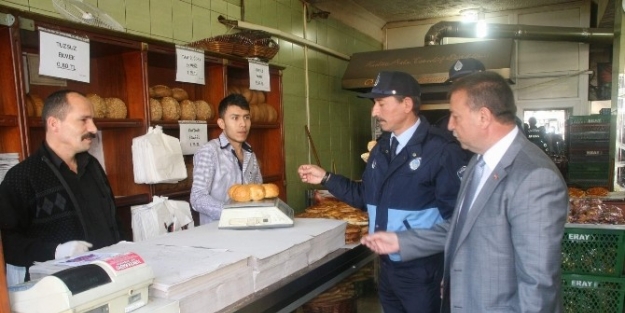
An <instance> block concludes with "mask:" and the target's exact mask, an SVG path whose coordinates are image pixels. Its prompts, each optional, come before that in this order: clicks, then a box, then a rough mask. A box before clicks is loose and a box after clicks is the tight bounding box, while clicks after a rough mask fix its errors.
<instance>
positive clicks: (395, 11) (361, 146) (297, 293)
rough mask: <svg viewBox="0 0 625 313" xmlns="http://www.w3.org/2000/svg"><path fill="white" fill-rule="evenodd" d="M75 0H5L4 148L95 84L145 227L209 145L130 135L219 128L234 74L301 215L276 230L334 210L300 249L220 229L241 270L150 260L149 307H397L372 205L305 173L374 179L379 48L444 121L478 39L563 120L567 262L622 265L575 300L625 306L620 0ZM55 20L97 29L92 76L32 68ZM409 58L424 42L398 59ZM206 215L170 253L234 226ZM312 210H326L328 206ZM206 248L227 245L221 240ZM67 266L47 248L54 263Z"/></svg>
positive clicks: (30, 140) (11, 148) (120, 183)
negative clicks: (176, 269)
mask: <svg viewBox="0 0 625 313" xmlns="http://www.w3.org/2000/svg"><path fill="white" fill-rule="evenodd" d="M59 2H70V1H60V0H59V1H57V0H37V1H33V0H30V1H29V0H2V1H0V59H1V60H2V64H3V65H0V90H2V94H3V95H2V97H1V98H0V153H7V154H10V153H12V154H15V153H17V158H18V159H19V160H23V159H24V158H26V157H27V156H28V155H30V154H31V153H32V152H33V151H35V149H36V148H37V146H38V144H39V143H40V142H41V139H42V138H43V135H44V134H43V128H42V123H41V121H40V119H37V114H38V113H39V116H40V114H41V112H40V111H39V112H37V111H38V109H37V108H39V109H40V105H41V99H45V97H46V96H47V95H48V94H50V93H51V92H53V91H54V90H58V89H61V88H63V86H70V87H74V88H77V89H79V90H80V91H82V92H84V93H89V94H95V95H93V97H92V98H91V100H92V102H93V103H94V105H96V103H98V104H99V105H100V107H102V108H107V109H108V108H115V109H108V111H107V113H101V115H100V116H96V125H98V127H99V128H101V129H102V136H103V139H102V145H103V149H102V151H103V156H102V158H103V160H104V163H106V165H105V168H106V170H107V174H108V175H109V180H111V185H112V187H113V191H114V193H115V195H116V196H117V197H118V199H117V204H118V211H119V212H118V214H119V215H120V219H121V220H122V221H123V222H124V225H125V226H126V227H127V233H129V234H133V230H132V225H131V224H132V221H131V220H132V213H131V210H132V207H134V206H140V205H145V204H147V203H150V201H152V200H153V197H155V196H163V197H168V198H169V199H173V200H177V201H189V190H190V187H191V184H192V180H191V178H192V166H193V162H192V155H185V156H184V163H185V166H186V168H185V169H186V172H187V173H186V174H187V175H186V177H187V178H186V179H182V180H180V181H179V182H177V183H175V184H169V183H167V184H165V183H154V184H150V183H136V182H135V177H134V176H133V168H132V156H131V155H130V154H131V152H130V151H131V149H130V147H131V144H132V139H133V138H135V137H138V136H141V135H144V134H145V133H146V131H147V129H148V127H151V126H161V127H162V128H163V130H164V132H165V133H166V134H168V135H170V136H174V137H179V135H180V130H181V128H182V126H179V125H182V123H181V124H179V123H178V120H185V121H187V120H204V121H205V125H207V135H208V140H210V139H212V138H215V137H216V136H217V135H218V134H219V129H218V127H217V126H216V125H215V110H216V107H215V105H216V103H218V101H219V100H220V99H221V98H222V97H223V96H225V95H227V94H228V93H241V94H243V95H244V96H246V98H247V99H248V101H249V102H250V103H254V105H253V106H251V111H252V122H253V126H252V130H251V134H250V138H249V142H250V143H251V145H252V147H253V148H254V149H255V151H256V153H257V154H258V157H259V161H260V162H261V168H262V170H263V175H264V176H263V181H264V182H266V183H271V184H274V185H275V186H276V187H277V189H278V198H277V199H280V201H281V202H280V203H279V204H280V205H282V203H284V204H286V205H287V206H288V207H289V208H290V209H292V211H293V214H294V216H295V221H296V222H295V226H294V227H293V228H291V229H289V228H276V229H275V233H274V234H268V237H267V238H268V239H267V240H277V239H276V237H285V236H286V237H288V236H289V235H288V234H290V233H288V231H293V230H297V229H298V221H301V220H302V219H305V218H307V217H315V218H323V219H328V220H332V221H333V222H332V223H330V222H328V223H326V224H324V225H322V226H319V228H318V229H317V228H315V231H316V232H318V233H315V234H316V238H317V239H319V240H320V238H321V239H324V238H325V239H324V240H327V241H310V240H309V241H296V240H297V238H295V237H297V236H293V237H294V238H293V242H288V243H286V242H285V243H284V245H285V247H289V248H288V249H287V248H284V249H282V245H281V244H275V245H271V246H272V247H273V248H272V249H267V250H268V251H269V250H271V251H274V250H275V251H274V252H275V253H274V254H270V253H268V252H265V251H263V252H262V253H260V252H258V253H260V254H259V255H256V254H254V253H257V252H256V251H252V252H250V251H249V248H248V246H249V245H253V244H254V243H253V242H254V240H255V239H258V238H252V237H254V236H250V238H248V237H247V235H249V234H250V231H248V230H241V231H239V233H238V234H246V235H243V236H241V237H242V238H244V239H240V241H241V242H242V243H241V244H240V245H236V244H234V242H235V241H236V240H237V239H236V238H238V237H233V238H228V240H230V239H232V241H233V247H232V248H230V247H226V246H223V247H221V246H220V247H219V248H224V249H228V248H230V250H232V251H235V252H236V253H237V254H239V253H240V254H241V255H242V256H241V258H240V259H237V260H234V259H227V260H224V261H223V262H224V263H223V264H222V265H223V266H222V268H229V270H230V271H229V272H227V273H226V274H224V273H222V272H224V271H222V272H219V271H217V270H214V269H213V270H211V271H208V270H206V269H205V268H202V269H201V270H198V273H186V274H185V275H188V276H185V279H187V280H184V279H182V276H180V277H178V276H175V277H174V276H172V275H173V274H171V273H170V272H167V273H166V275H169V276H166V275H165V274H163V275H164V276H162V277H161V276H159V269H161V268H166V267H167V266H166V265H163V264H160V263H159V264H158V265H156V264H155V265H153V266H152V267H153V270H154V272H155V275H156V277H155V278H152V279H154V281H155V282H158V284H157V283H152V284H150V285H149V287H148V286H145V288H146V289H149V292H148V293H149V296H150V302H149V303H148V305H149V304H150V303H153V304H152V305H153V307H152V308H151V309H150V308H146V307H143V308H138V309H136V310H135V312H141V310H144V311H145V312H206V310H207V308H210V309H208V311H210V312H305V313H311V312H360V313H373V312H381V309H380V308H379V305H378V304H377V302H376V296H375V294H376V290H375V271H376V265H375V263H376V261H375V256H374V255H373V254H372V253H371V252H370V251H368V250H367V249H365V248H364V247H362V246H360V245H359V244H358V238H359V236H360V235H362V234H363V233H366V232H367V219H366V214H364V213H362V211H360V210H358V209H356V208H352V207H350V206H349V205H347V204H345V203H343V202H340V201H337V200H336V199H333V198H332V197H331V195H329V194H328V193H327V192H325V191H324V190H323V188H322V187H321V186H311V185H307V184H304V183H302V182H301V180H300V179H299V177H298V175H297V167H298V166H299V165H300V164H306V163H313V164H318V165H320V166H321V167H323V168H325V169H327V170H330V171H332V172H335V173H339V174H342V175H345V176H347V177H350V178H352V179H355V180H358V179H360V177H361V174H362V172H363V170H364V167H365V162H363V159H362V155H363V154H365V153H367V152H368V151H369V150H370V149H371V146H368V143H369V142H371V141H372V140H374V139H375V138H376V136H377V135H379V130H378V131H376V128H375V123H374V121H372V119H371V117H370V113H371V102H370V101H369V100H367V99H360V98H358V97H357V96H356V94H357V93H358V92H362V91H366V90H367V89H369V88H370V87H371V84H372V82H373V79H375V75H376V72H377V71H378V70H379V69H380V68H384V69H399V70H405V71H408V72H410V73H411V74H412V75H413V76H414V77H415V78H417V80H418V81H419V82H420V84H421V85H422V90H423V95H422V99H423V105H422V108H421V110H422V111H421V114H422V116H424V117H425V118H427V119H428V120H429V121H431V122H432V121H435V120H437V119H438V118H440V117H441V116H443V115H444V114H446V112H447V110H448V107H449V106H448V104H447V99H446V92H447V90H448V88H449V85H448V84H446V83H445V81H446V79H447V76H448V70H449V68H450V66H451V65H452V64H453V62H454V61H455V60H456V59H458V58H462V57H475V58H478V59H480V61H482V62H483V63H484V64H485V66H486V70H492V71H497V72H498V73H500V74H502V75H503V76H504V77H505V78H507V79H508V80H509V82H510V84H511V87H512V89H513V90H514V92H515V100H516V103H517V107H518V111H517V116H518V117H519V118H520V119H521V120H522V121H524V122H528V121H529V119H530V118H535V119H536V120H537V121H538V125H542V126H543V127H544V128H545V132H546V134H547V136H548V137H549V138H556V137H557V138H561V139H560V140H559V141H553V142H549V148H548V149H549V152H548V153H549V154H550V156H551V158H552V159H553V160H554V162H555V163H556V165H558V167H559V169H560V170H561V171H562V174H563V176H564V177H565V178H566V179H567V183H568V184H569V187H570V189H569V192H570V197H571V207H570V214H569V224H568V225H567V235H568V237H567V238H569V240H568V241H567V238H565V240H564V242H563V264H562V269H563V272H564V273H570V274H578V275H587V277H589V278H588V279H589V280H593V279H595V280H594V281H595V282H597V283H596V284H595V285H597V284H599V283H603V282H609V283H611V284H612V285H610V286H611V287H610V288H607V289H606V288H586V289H580V288H577V286H574V285H565V286H566V287H565V288H566V290H565V293H564V294H565V306H567V305H568V306H570V307H571V308H576V309H575V310H573V309H571V310H572V311H571V312H597V311H596V308H597V305H599V303H601V305H602V306H601V309H600V310H599V311H600V312H622V310H623V307H624V306H625V292H624V291H623V290H624V289H625V287H623V285H625V278H622V277H625V276H623V275H625V267H624V266H625V265H624V260H625V247H623V245H625V227H623V225H625V217H624V213H623V212H622V210H623V209H625V153H624V151H625V135H624V131H625V112H623V109H622V108H621V102H622V97H623V94H624V93H625V92H624V91H623V85H624V83H623V75H624V74H623V70H622V69H623V64H624V63H625V46H624V44H623V43H622V41H621V40H620V39H621V38H620V34H621V33H622V32H623V27H624V26H623V23H622V19H623V16H624V14H625V13H624V12H625V5H624V4H623V3H622V1H621V0H592V1H591V0H582V1H569V0H524V1H511V0H504V1H495V0H478V1H471V0H459V1H448V0H445V1H440V0H418V1H407V0H387V1H377V0H202V1H197V0H193V1H191V0H106V1H104V0H82V2H84V3H88V4H90V5H92V6H93V7H95V8H97V10H98V11H97V12H99V13H100V14H102V15H104V14H106V16H108V17H110V19H111V20H113V22H114V23H115V24H116V25H115V27H121V28H115V27H110V25H104V26H103V25H99V26H94V25H88V24H85V23H83V22H78V21H72V20H70V19H69V18H68V17H67V16H65V15H63V14H62V13H61V12H60V11H59V10H58V8H57V7H56V5H57V4H58V3H59ZM113 22H111V23H110V24H113ZM477 25H487V27H488V25H491V29H490V32H489V33H487V34H486V35H485V36H482V37H480V36H481V35H479V34H477V33H475V32H474V28H473V27H474V26H477ZM39 27H41V28H44V29H45V28H47V29H52V30H54V31H58V32H61V33H69V34H74V35H76V36H79V37H87V38H89V39H90V46H91V72H92V78H91V82H90V83H75V82H72V81H71V79H70V80H66V81H65V85H63V84H62V82H59V81H62V80H59V79H52V80H48V79H46V77H41V76H38V75H37V73H31V71H33V69H36V66H35V65H36V63H35V62H42V61H40V60H39V58H38V57H37V56H38V54H39V53H40V48H41V47H40V43H39V41H38V40H39V35H38V30H39ZM238 34H246V35H242V36H239V35H238ZM246 36H247V37H246ZM235 39H236V40H243V42H244V44H246V45H247V44H248V43H249V42H251V41H253V42H254V45H256V48H258V49H260V50H259V51H257V52H256V53H255V54H250V53H251V52H249V51H251V49H250V50H247V51H246V52H241V51H236V47H237V46H236V45H234V48H233V47H232V46H231V45H228V44H227V43H229V40H235ZM215 43H217V46H215V45H213V44H215ZM178 46H190V47H193V48H194V49H197V50H200V51H202V53H204V54H205V63H206V65H205V66H206V67H205V73H206V74H205V76H206V82H205V83H204V84H197V83H188V82H179V81H177V80H176V78H175V74H176V47H178ZM621 48H624V49H621ZM228 49H229V50H228ZM248 58H250V59H253V60H255V61H260V62H261V63H264V64H266V65H268V72H269V75H268V76H269V78H268V81H267V83H268V84H269V90H267V91H260V90H253V89H252V88H250V81H251V79H250V75H249V71H248V62H250V64H251V61H250V60H248ZM400 59H404V60H408V59H411V60H420V61H419V62H416V61H415V63H414V64H404V63H402V64H400V65H397V64H395V63H394V62H396V61H397V60H400ZM368 64H376V65H375V66H373V67H371V66H369V65H368ZM10 65H12V66H10ZM37 79H39V80H40V81H36V80H37ZM161 93H162V94H161ZM169 96H171V97H169ZM174 99H176V100H174ZM172 100H173V101H175V103H174V102H173V101H172ZM185 101H186V102H185ZM172 106H179V108H182V111H183V113H184V112H185V109H184V108H185V107H186V108H192V109H191V110H193V111H194V114H193V115H192V116H191V117H189V116H184V114H182V116H180V115H176V116H167V115H168V114H170V113H171V112H168V110H167V109H166V107H172ZM155 107H160V108H161V109H160V110H158V111H155V110H154V108H155ZM200 108H201V109H200ZM172 110H173V109H172ZM174 111H175V110H174ZM157 112H158V113H157ZM187 112H188V110H187ZM546 144H547V143H545V145H546ZM315 187H316V188H315ZM276 201H277V200H276ZM276 203H277V202H276ZM276 206H278V205H276ZM193 221H194V222H195V225H196V227H195V228H194V229H193V230H191V229H190V230H188V232H189V234H185V232H184V231H181V232H173V233H169V234H165V235H161V237H159V238H160V239H158V240H156V241H152V242H158V244H159V245H171V246H172V247H173V246H175V247H174V248H175V249H174V248H172V252H171V253H172V255H173V254H175V253H186V252H188V251H191V250H188V249H191V248H189V247H187V246H189V245H190V244H187V243H185V244H184V245H181V246H177V245H178V244H179V243H177V241H175V240H173V239H171V238H175V236H179V237H180V238H183V237H184V238H186V239H185V240H189V241H191V242H195V241H194V240H197V238H195V237H194V236H192V235H191V234H194V235H195V236H211V235H215V234H216V233H219V231H218V230H217V227H215V228H214V229H213V228H211V229H207V228H203V227H198V226H199V224H198V221H197V216H193ZM303 223H306V224H305V225H309V224H308V223H310V224H311V227H313V226H316V225H312V224H313V222H312V220H310V221H306V222H303ZM330 226H332V227H330ZM337 229H338V230H340V232H337ZM193 232H195V233H193ZM234 232H236V231H234ZM245 232H247V233H245ZM279 232H285V233H279ZM267 233H268V232H264V233H263V236H264V235H267ZM276 233H279V234H286V235H282V236H275V234H276ZM576 234H585V235H586V234H590V235H592V236H594V237H593V238H595V239H594V240H593V241H590V242H581V243H580V242H579V240H573V239H571V238H577V237H576V236H575V235H576ZM263 238H265V237H263ZM135 239H136V238H135ZM127 240H128V241H132V240H133V238H127ZM159 240H160V241H159ZM247 240H249V242H248V241H247ZM146 242H148V241H146ZM243 243H247V244H248V246H246V244H243ZM137 244H139V242H138V243H137ZM198 244H201V245H207V243H203V242H200V243H198ZM211 244H215V245H217V244H218V243H213V242H211ZM235 246H236V248H234V247H235ZM214 247H215V246H212V247H211V248H214ZM313 247H314V249H313ZM118 248H119V250H115V249H112V250H110V251H109V250H107V252H111V253H113V252H115V253H120V252H127V250H129V249H130V250H132V247H129V246H128V245H123V247H118ZM204 248H206V246H205V247H204ZM135 249H136V251H144V253H145V254H146V255H147V257H146V256H144V259H146V260H148V261H147V263H150V262H149V259H150V258H151V257H153V254H154V253H156V252H155V251H153V250H151V249H149V248H148V247H142V248H139V247H135ZM141 249H144V250H141ZM176 249H178V250H176ZM238 249H240V251H239V250H238ZM311 249H312V250H315V249H316V250H315V251H318V252H316V253H310V251H311ZM203 250H208V249H203ZM193 251H195V250H193ZM137 253H139V252H137ZM203 253H204V252H203ZM211 253H217V252H216V251H211ZM139 254H140V255H141V253H139ZM246 254H251V256H245V255H246ZM201 256H203V257H206V258H209V257H214V255H213V254H209V253H208V252H205V254H201ZM199 258H200V254H198V257H197V258H195V257H194V258H191V259H190V260H188V261H185V262H189V263H190V262H192V261H201V259H199ZM1 261H2V263H4V260H3V259H2V260H1ZM179 261H180V262H181V264H187V263H182V260H179ZM246 262H247V263H249V264H252V265H248V266H245V265H244V264H243V263H246ZM276 264H283V265H284V266H278V265H276ZM226 265H227V266H226ZM180 266H184V265H180ZM189 266H191V265H189ZM250 266H251V268H249V267H250ZM55 270H58V269H55V268H53V267H45V266H42V268H41V275H46V274H49V272H48V271H51V272H54V271H55ZM194 270H195V268H194ZM263 271H264V273H263ZM0 278H2V279H0V280H1V281H2V282H0V311H2V312H10V310H11V309H10V308H11V303H10V292H9V291H8V289H7V286H6V285H5V284H4V283H3V282H4V280H5V279H4V277H3V276H0ZM176 278H177V280H176ZM210 280H212V281H214V280H217V281H219V283H208V281H210ZM163 286H165V287H163ZM613 286H620V287H618V288H617V287H613ZM159 288H160V289H159ZM185 288H186V289H185ZM185 290H186V291H185ZM189 290H192V291H193V292H190V291H189ZM225 294H228V296H225ZM216 299H219V300H218V301H217V300H216ZM605 299H609V300H605ZM604 300H605V301H604ZM31 302H32V301H31ZM606 303H607V304H606ZM584 306H588V308H586V309H584Z"/></svg>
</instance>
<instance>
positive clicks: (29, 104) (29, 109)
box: [24, 95, 35, 117]
mask: <svg viewBox="0 0 625 313" xmlns="http://www.w3.org/2000/svg"><path fill="white" fill-rule="evenodd" d="M24 102H25V103H26V115H28V116H29V117H32V116H35V104H34V103H33V100H32V99H31V98H30V95H26V97H24Z"/></svg>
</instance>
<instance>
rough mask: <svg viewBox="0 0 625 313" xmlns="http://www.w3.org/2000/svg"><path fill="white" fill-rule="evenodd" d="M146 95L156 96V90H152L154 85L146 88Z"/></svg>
mask: <svg viewBox="0 0 625 313" xmlns="http://www.w3.org/2000/svg"><path fill="white" fill-rule="evenodd" d="M148 95H149V96H150V98H154V97H156V92H154V87H149V88H148Z"/></svg>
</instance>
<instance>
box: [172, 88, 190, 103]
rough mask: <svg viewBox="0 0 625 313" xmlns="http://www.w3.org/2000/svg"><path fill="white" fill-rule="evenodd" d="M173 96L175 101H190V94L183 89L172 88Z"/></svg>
mask: <svg viewBox="0 0 625 313" xmlns="http://www.w3.org/2000/svg"><path fill="white" fill-rule="evenodd" d="M171 96H172V98H174V99H176V100H178V101H182V100H187V99H189V94H188V93H187V91H186V90H184V89H182V88H172V89H171Z"/></svg>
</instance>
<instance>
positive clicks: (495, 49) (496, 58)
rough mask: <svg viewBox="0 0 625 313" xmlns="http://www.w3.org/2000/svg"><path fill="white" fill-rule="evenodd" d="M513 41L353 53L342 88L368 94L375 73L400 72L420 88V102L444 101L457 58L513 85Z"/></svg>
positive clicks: (499, 40) (489, 41)
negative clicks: (469, 60)
mask: <svg viewBox="0 0 625 313" xmlns="http://www.w3.org/2000/svg"><path fill="white" fill-rule="evenodd" d="M513 52H514V40H512V39H497V40H488V41H478V42H468V43H459V44H449V45H435V46H425V47H416V48H406V49H394V50H383V51H371V52H361V53H354V54H353V55H352V57H351V60H350V61H349V64H348V65H347V69H346V70H345V74H344V75H343V80H342V86H343V88H344V89H349V90H354V91H358V92H365V91H368V90H369V89H370V88H371V87H372V86H373V82H374V81H375V78H376V76H377V74H378V72H380V71H383V70H386V71H403V72H407V73H410V74H412V76H414V78H416V79H417V81H418V82H419V85H421V87H422V88H421V89H422V96H421V99H422V101H423V103H428V102H439V101H445V100H446V98H447V90H448V89H449V84H448V83H446V81H447V78H448V75H449V68H450V67H451V66H452V65H453V64H454V62H455V61H456V60H458V59H463V58H474V59H477V60H480V61H481V62H482V63H483V64H484V66H485V67H486V70H488V71H494V72H497V73H499V74H500V75H502V76H503V77H504V78H506V79H508V80H510V82H511V83H514V77H512V76H511V75H512V73H514V71H513V70H512V66H513V64H514V60H513V55H514V54H513Z"/></svg>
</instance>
